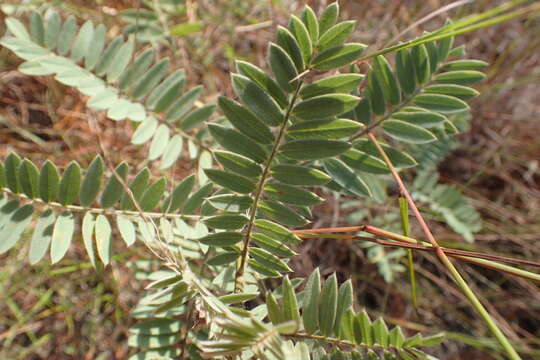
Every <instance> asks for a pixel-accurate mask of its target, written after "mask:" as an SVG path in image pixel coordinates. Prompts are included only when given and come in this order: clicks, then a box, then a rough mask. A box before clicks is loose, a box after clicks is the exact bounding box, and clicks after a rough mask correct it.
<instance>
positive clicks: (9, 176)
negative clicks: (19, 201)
mask: <svg viewBox="0 0 540 360" xmlns="http://www.w3.org/2000/svg"><path fill="white" fill-rule="evenodd" d="M20 164H21V158H20V157H19V156H18V155H17V154H15V153H10V154H9V155H8V156H7V158H6V160H5V162H4V166H5V174H6V183H7V186H8V188H9V189H10V190H11V191H13V192H14V193H15V194H18V193H19V192H20V191H21V184H20V182H19V166H20Z"/></svg>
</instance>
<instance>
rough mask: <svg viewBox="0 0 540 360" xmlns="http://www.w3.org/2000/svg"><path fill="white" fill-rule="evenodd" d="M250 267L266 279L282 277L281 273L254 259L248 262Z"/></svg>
mask: <svg viewBox="0 0 540 360" xmlns="http://www.w3.org/2000/svg"><path fill="white" fill-rule="evenodd" d="M248 264H249V266H250V267H251V268H252V269H253V270H255V271H256V272H258V273H259V274H261V275H263V276H265V277H281V276H282V275H281V273H280V272H279V271H276V270H273V269H271V268H269V267H268V266H265V265H263V264H260V263H259V262H257V261H256V260H254V259H250V260H249V261H248Z"/></svg>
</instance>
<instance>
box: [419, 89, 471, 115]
mask: <svg viewBox="0 0 540 360" xmlns="http://www.w3.org/2000/svg"><path fill="white" fill-rule="evenodd" d="M413 103H414V104H415V105H418V106H421V107H423V108H425V109H428V110H431V111H437V112H441V113H444V114H451V113H455V112H462V111H465V110H468V109H469V105H467V103H466V102H464V101H463V100H460V99H458V98H455V97H453V96H448V95H441V94H425V93H424V94H420V95H417V96H415V97H414V98H413Z"/></svg>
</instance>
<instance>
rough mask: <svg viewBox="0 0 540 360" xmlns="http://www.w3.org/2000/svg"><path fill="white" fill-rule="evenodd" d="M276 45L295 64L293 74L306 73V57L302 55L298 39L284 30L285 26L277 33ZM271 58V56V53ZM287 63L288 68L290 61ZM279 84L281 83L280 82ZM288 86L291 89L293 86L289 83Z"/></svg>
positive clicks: (280, 27)
mask: <svg viewBox="0 0 540 360" xmlns="http://www.w3.org/2000/svg"><path fill="white" fill-rule="evenodd" d="M276 43H277V45H279V47H281V49H283V51H284V52H285V54H286V55H287V56H288V57H289V59H290V60H292V62H293V63H294V69H292V72H297V71H299V72H302V71H304V68H305V65H304V55H303V53H302V50H301V49H300V44H298V41H296V38H295V37H294V35H293V34H292V33H291V32H290V31H289V30H288V29H286V28H284V27H283V26H278V28H277V33H276ZM269 56H271V52H270V51H269ZM286 63H287V66H288V64H289V61H288V60H287V61H286ZM274 74H275V73H274ZM293 78H294V77H293ZM293 78H291V79H293ZM278 83H280V81H279V80H278ZM288 86H289V87H290V86H291V84H290V83H289V84H288Z"/></svg>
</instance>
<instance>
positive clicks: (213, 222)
mask: <svg viewBox="0 0 540 360" xmlns="http://www.w3.org/2000/svg"><path fill="white" fill-rule="evenodd" d="M248 220H249V219H248V218H247V216H245V215H241V214H222V215H216V216H210V217H208V218H206V219H204V223H205V224H206V225H207V226H210V227H212V228H214V229H224V230H237V229H241V228H243V227H244V225H245V224H246V223H247V222H248Z"/></svg>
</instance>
